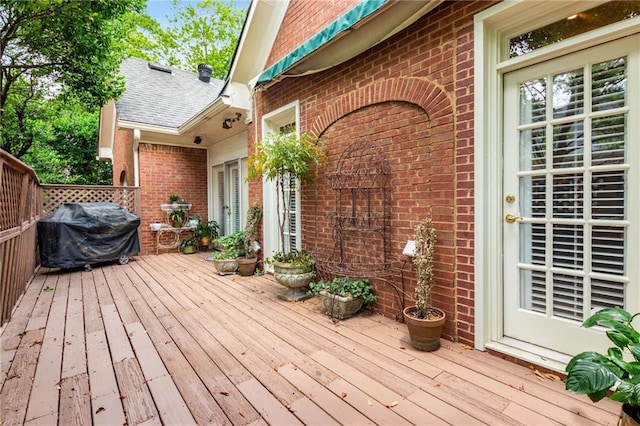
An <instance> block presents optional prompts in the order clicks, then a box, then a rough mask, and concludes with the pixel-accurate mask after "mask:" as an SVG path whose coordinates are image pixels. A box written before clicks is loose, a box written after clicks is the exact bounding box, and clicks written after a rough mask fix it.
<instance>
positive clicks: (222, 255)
mask: <svg viewBox="0 0 640 426" xmlns="http://www.w3.org/2000/svg"><path fill="white" fill-rule="evenodd" d="M211 257H212V258H213V259H216V260H228V259H236V258H237V257H238V252H237V251H236V249H234V248H226V249H224V250H222V251H217V252H215V253H213V255H211Z"/></svg>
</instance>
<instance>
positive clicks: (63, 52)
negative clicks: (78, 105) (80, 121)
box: [0, 0, 145, 158]
mask: <svg viewBox="0 0 640 426" xmlns="http://www.w3.org/2000/svg"><path fill="white" fill-rule="evenodd" d="M144 4H145V0H90V1H78V0H71V1H64V0H32V1H20V0H2V1H1V2H0V21H2V28H1V29H0V52H1V54H2V60H1V70H0V71H1V72H0V83H1V84H0V137H1V138H0V147H1V148H2V149H4V150H5V151H8V152H10V153H11V154H13V155H14V156H16V157H18V158H20V157H22V156H23V155H24V154H25V153H26V152H27V151H28V149H29V148H30V147H31V146H32V145H33V143H34V140H35V139H34V138H35V136H36V132H37V131H38V130H37V129H36V128H35V127H34V126H33V122H34V121H33V120H34V119H35V118H37V116H38V114H39V112H40V105H41V103H42V101H43V100H46V99H51V98H53V97H55V96H57V95H58V94H60V93H61V92H64V91H69V92H73V93H75V96H76V97H77V98H78V99H80V100H81V101H82V102H83V103H84V104H85V105H87V106H95V107H100V106H102V105H103V104H105V103H106V102H107V101H108V100H110V99H116V98H117V97H118V96H119V95H120V93H122V91H123V90H124V86H123V82H122V79H121V78H119V77H118V71H119V66H120V62H121V60H122V57H123V49H122V46H123V45H122V42H123V39H124V37H125V35H126V33H127V30H128V28H129V27H128V25H129V24H130V21H129V19H130V15H128V14H129V13H135V12H140V11H141V10H142V8H143V7H144ZM9 119H10V120H9Z"/></svg>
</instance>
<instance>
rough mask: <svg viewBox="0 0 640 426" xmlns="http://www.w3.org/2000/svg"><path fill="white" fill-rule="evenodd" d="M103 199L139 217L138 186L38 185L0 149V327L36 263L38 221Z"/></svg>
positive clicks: (29, 171)
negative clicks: (72, 205)
mask: <svg viewBox="0 0 640 426" xmlns="http://www.w3.org/2000/svg"><path fill="white" fill-rule="evenodd" d="M98 201H108V202H112V203H117V204H120V205H121V206H123V207H124V208H125V209H126V210H127V211H129V212H131V213H133V214H136V215H138V216H140V212H141V207H140V188H138V187H114V186H97V185H96V186H91V185H41V184H39V182H38V176H37V175H36V173H35V172H34V171H33V169H32V168H31V167H29V166H27V165H26V164H24V163H23V162H21V161H20V160H18V159H17V158H15V157H13V156H11V155H10V154H8V153H7V152H5V151H3V150H0V326H2V325H4V323H5V322H7V321H9V319H10V318H11V313H12V311H13V308H14V306H15V305H16V303H17V302H18V299H19V298H20V296H22V294H23V293H24V291H25V289H26V286H27V284H28V283H29V281H30V280H31V279H32V278H33V275H34V273H35V272H36V269H37V268H38V266H39V264H40V259H39V254H38V234H37V226H36V224H37V223H38V220H39V219H40V218H41V217H44V216H47V215H48V214H50V213H52V212H53V211H54V210H56V209H57V208H58V207H59V206H60V205H61V204H63V203H87V202H98Z"/></svg>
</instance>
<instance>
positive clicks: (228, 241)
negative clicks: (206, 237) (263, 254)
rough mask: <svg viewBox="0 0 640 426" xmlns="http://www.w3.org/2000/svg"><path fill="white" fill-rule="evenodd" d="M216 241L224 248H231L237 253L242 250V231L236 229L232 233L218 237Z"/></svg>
mask: <svg viewBox="0 0 640 426" xmlns="http://www.w3.org/2000/svg"><path fill="white" fill-rule="evenodd" d="M218 242H220V244H222V246H223V247H225V248H226V249H233V250H235V251H236V252H238V253H239V252H241V251H243V250H244V231H236V232H234V233H233V234H229V235H225V236H224V237H220V239H219V240H218Z"/></svg>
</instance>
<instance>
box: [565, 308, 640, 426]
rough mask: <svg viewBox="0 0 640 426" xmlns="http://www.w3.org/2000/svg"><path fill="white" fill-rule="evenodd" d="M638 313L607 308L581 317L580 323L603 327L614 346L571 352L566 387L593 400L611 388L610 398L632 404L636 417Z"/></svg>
mask: <svg viewBox="0 0 640 426" xmlns="http://www.w3.org/2000/svg"><path fill="white" fill-rule="evenodd" d="M638 315H640V313H636V314H635V315H631V314H630V313H629V312H627V311H625V310H624V309H621V308H606V309H602V310H601V311H598V312H596V313H595V314H593V315H592V316H591V317H589V318H588V319H587V320H586V321H584V323H583V324H582V326H583V327H586V328H589V327H593V326H596V325H597V326H600V327H603V328H605V329H606V330H607V332H606V333H607V337H608V338H609V340H611V342H613V344H614V345H615V346H613V347H610V348H609V349H608V350H607V353H606V354H600V353H598V352H594V351H588V352H582V353H580V354H578V355H576V356H574V357H573V358H572V359H571V361H569V363H568V364H567V367H566V371H567V380H566V382H565V388H566V389H567V390H568V391H571V392H574V393H578V394H587V395H588V396H589V398H590V399H591V401H593V402H598V401H600V400H601V399H602V398H604V397H605V396H607V394H608V393H609V391H612V393H611V394H610V395H609V398H610V399H612V400H613V401H618V402H622V403H624V404H628V405H629V406H631V407H634V410H635V416H636V418H639V416H640V333H639V332H638V331H636V330H635V328H634V327H633V324H632V322H633V320H634V318H635V317H637V316H638ZM625 355H630V357H631V358H632V359H633V361H628V360H626V359H625Z"/></svg>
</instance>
